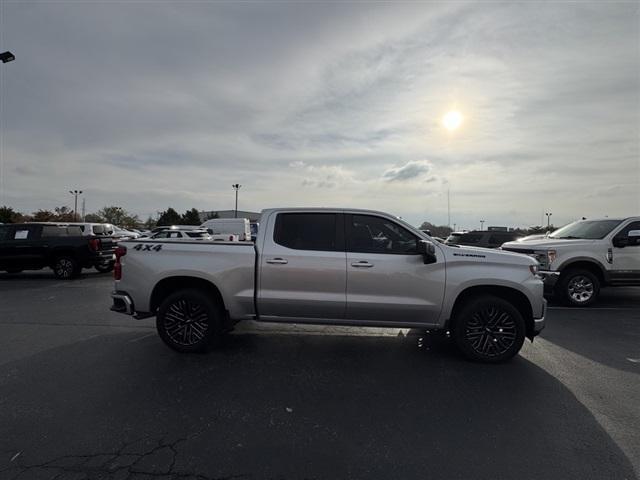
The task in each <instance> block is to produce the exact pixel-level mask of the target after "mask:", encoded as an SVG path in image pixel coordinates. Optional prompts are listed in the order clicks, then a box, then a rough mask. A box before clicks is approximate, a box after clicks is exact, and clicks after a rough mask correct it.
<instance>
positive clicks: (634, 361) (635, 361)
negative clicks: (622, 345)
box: [627, 357, 640, 363]
mask: <svg viewBox="0 0 640 480" xmlns="http://www.w3.org/2000/svg"><path fill="white" fill-rule="evenodd" d="M627 360H629V361H630V362H631V363H640V358H628V357H627Z"/></svg>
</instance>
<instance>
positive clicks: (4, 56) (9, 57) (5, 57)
mask: <svg viewBox="0 0 640 480" xmlns="http://www.w3.org/2000/svg"><path fill="white" fill-rule="evenodd" d="M15 59H16V56H15V55H14V54H13V53H11V52H8V51H7V52H2V53H0V61H2V63H8V62H13V61H14V60H15ZM0 85H4V79H2V76H1V74H0ZM2 93H3V92H2V91H0V97H1V96H2ZM2 105H3V102H0V132H2V131H4V126H3V125H2V123H3V122H2V119H3V118H4V115H3V112H2ZM2 141H3V136H1V135H0V151H2V150H3V149H2ZM3 167H4V158H3V156H2V155H0V200H3V199H4V189H3V186H4V168H3Z"/></svg>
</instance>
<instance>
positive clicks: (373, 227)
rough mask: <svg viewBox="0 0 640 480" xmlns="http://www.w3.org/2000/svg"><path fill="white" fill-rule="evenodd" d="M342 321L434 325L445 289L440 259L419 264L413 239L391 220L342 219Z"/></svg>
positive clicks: (441, 256)
mask: <svg viewBox="0 0 640 480" xmlns="http://www.w3.org/2000/svg"><path fill="white" fill-rule="evenodd" d="M345 234H346V235H345V237H346V248H347V313H346V318H347V319H354V320H365V321H367V320H368V321H372V322H377V321H380V322H384V323H398V324H411V323H423V324H434V323H436V322H437V320H438V317H439V315H440V310H441V306H442V302H443V298H444V288H445V265H444V256H443V255H442V253H441V252H440V249H439V248H437V247H436V255H437V257H438V261H437V262H436V263H432V264H429V265H425V264H424V259H423V256H422V255H420V254H418V251H417V242H418V240H419V238H418V237H417V236H416V235H415V234H413V233H412V232H411V231H409V230H408V229H406V228H405V227H403V226H402V225H400V224H398V223H396V222H394V221H393V220H391V219H389V218H385V217H381V216H375V215H359V214H348V215H346V216H345Z"/></svg>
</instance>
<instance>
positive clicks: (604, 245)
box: [502, 217, 640, 306]
mask: <svg viewBox="0 0 640 480" xmlns="http://www.w3.org/2000/svg"><path fill="white" fill-rule="evenodd" d="M502 249H503V250H506V251H511V252H518V253H523V254H526V255H530V256H532V257H534V258H535V259H537V260H538V262H539V263H540V274H541V275H542V276H543V277H544V278H545V286H546V287H547V288H546V289H547V291H549V292H554V293H556V294H558V295H559V296H560V297H561V298H562V299H563V300H564V301H565V302H566V303H567V304H569V305H572V306H587V305H591V304H592V303H594V302H595V301H596V299H597V298H598V295H599V293H600V289H601V288H602V287H615V286H630V285H640V217H629V218H603V219H597V220H581V221H578V222H574V223H570V224H569V225H566V226H564V227H562V228H560V229H558V230H556V231H555V232H553V233H552V234H550V235H549V236H548V237H546V238H543V239H538V240H530V241H527V242H509V243H506V244H504V245H503V246H502Z"/></svg>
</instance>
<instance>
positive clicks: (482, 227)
mask: <svg viewBox="0 0 640 480" xmlns="http://www.w3.org/2000/svg"><path fill="white" fill-rule="evenodd" d="M484 222H485V221H484V220H480V231H482V230H484Z"/></svg>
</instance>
